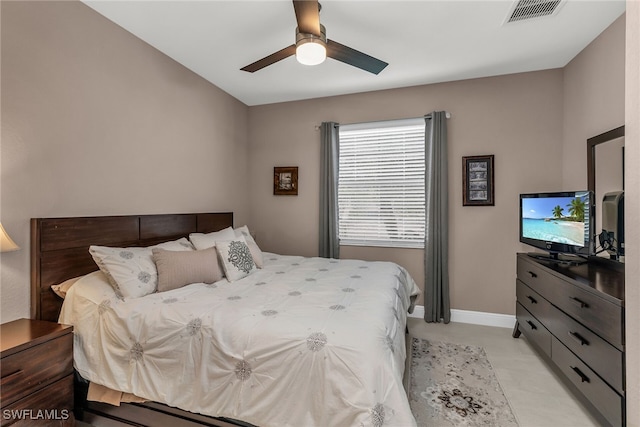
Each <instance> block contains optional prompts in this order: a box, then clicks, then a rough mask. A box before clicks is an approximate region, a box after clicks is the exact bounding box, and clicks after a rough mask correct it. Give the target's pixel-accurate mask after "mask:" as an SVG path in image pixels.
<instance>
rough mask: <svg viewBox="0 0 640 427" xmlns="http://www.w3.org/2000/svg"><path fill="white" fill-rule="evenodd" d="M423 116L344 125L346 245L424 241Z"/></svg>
mask: <svg viewBox="0 0 640 427" xmlns="http://www.w3.org/2000/svg"><path fill="white" fill-rule="evenodd" d="M424 131H425V123H424V119H422V118H420V119H411V120H393V121H388V122H375V123H363V124H356V125H341V126H340V165H339V178H338V210H339V227H338V233H339V237H340V244H341V245H354V246H355V245H361V246H394V247H424V221H425V196H424V187H425V181H424V180H425V165H424V163H425V159H424V151H425V150H424Z"/></svg>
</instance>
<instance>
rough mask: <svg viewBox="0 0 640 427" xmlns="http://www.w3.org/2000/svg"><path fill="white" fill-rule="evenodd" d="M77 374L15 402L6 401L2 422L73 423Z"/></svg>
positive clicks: (49, 424)
mask: <svg viewBox="0 0 640 427" xmlns="http://www.w3.org/2000/svg"><path fill="white" fill-rule="evenodd" d="M72 411H73V374H69V375H67V376H66V377H63V378H62V379H60V380H58V381H56V382H54V383H53V384H50V385H48V386H47V387H45V388H43V389H41V390H39V391H37V392H35V393H33V394H31V395H30V396H27V397H25V398H23V399H20V400H18V401H17V402H14V403H13V404H11V405H9V406H5V405H4V402H3V405H2V418H1V420H2V423H1V424H0V425H2V426H9V425H10V426H14V427H18V426H33V425H40V426H45V425H46V426H73V425H74V424H75V421H74V418H73V413H72Z"/></svg>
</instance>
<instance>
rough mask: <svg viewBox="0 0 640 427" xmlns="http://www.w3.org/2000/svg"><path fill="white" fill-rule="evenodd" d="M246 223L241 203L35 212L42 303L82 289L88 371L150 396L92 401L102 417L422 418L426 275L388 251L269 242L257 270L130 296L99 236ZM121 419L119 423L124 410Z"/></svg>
mask: <svg viewBox="0 0 640 427" xmlns="http://www.w3.org/2000/svg"><path fill="white" fill-rule="evenodd" d="M232 225H233V215H232V214H231V213H204V214H178V215H143V216H118V217H89V218H87V217H84V218H50V219H46V218H45V219H42V218H41V219H33V220H32V286H33V294H34V304H33V306H34V317H36V318H41V319H47V320H57V319H56V317H57V316H58V313H59V312H60V305H61V302H62V300H60V298H58V297H57V296H56V295H51V294H53V292H52V291H51V286H52V285H55V284H58V283H61V282H63V281H64V280H66V279H69V278H72V277H76V276H84V277H83V279H81V280H79V281H78V282H76V284H75V285H74V286H73V287H72V289H70V290H69V293H68V294H67V297H66V299H65V302H64V307H63V309H62V313H61V315H60V321H61V322H63V323H70V324H73V325H74V328H75V341H74V345H75V348H74V364H75V367H76V370H77V372H78V377H79V378H82V379H83V380H87V381H90V382H92V383H95V384H100V385H102V386H106V387H108V388H110V389H114V390H119V391H122V392H126V393H131V394H133V395H136V396H138V397H140V398H143V399H145V400H148V401H147V402H144V403H136V404H122V405H121V406H119V407H116V406H111V405H106V404H103V403H95V402H87V403H84V404H83V407H84V408H85V413H84V414H81V417H84V418H85V419H86V420H89V421H90V422H93V423H95V424H96V425H99V424H100V423H99V422H98V421H100V420H103V419H109V423H105V425H234V424H235V425H257V426H265V427H270V426H313V425H317V426H329V425H331V426H351V425H354V426H376V427H377V426H383V425H395V426H411V425H415V420H414V418H413V415H412V414H411V410H410V408H409V404H408V399H407V396H406V393H405V391H404V388H403V384H402V376H403V372H404V366H405V363H404V362H405V355H406V352H405V334H404V331H405V327H406V315H407V312H408V311H409V310H410V309H411V304H412V300H413V299H414V298H415V296H416V295H417V294H418V289H417V287H416V285H415V283H414V282H413V280H412V279H411V278H410V276H409V275H408V274H407V272H406V270H404V269H403V268H402V267H400V266H398V265H396V264H393V263H387V262H365V261H359V260H334V259H325V258H304V257H297V256H283V255H278V254H271V253H266V252H265V253H263V254H262V256H263V265H262V268H259V269H255V270H253V271H252V272H251V274H248V275H247V276H246V277H243V278H240V279H237V280H234V281H229V280H227V279H226V278H224V279H222V280H219V281H216V282H214V283H193V284H189V285H187V286H184V287H179V288H177V289H172V290H169V291H166V292H156V293H152V294H150V295H146V296H143V297H140V298H122V296H121V295H118V293H117V292H116V290H115V289H114V288H113V287H112V286H110V284H109V281H108V280H107V279H106V277H105V276H104V275H103V274H102V273H101V272H100V271H98V268H97V265H96V263H95V262H94V261H93V259H92V257H91V255H90V254H89V251H88V248H89V246H91V245H104V246H108V247H145V246H151V245H156V244H158V243H161V242H166V241H174V240H178V239H184V238H185V237H188V236H189V235H190V234H191V233H211V232H215V231H219V230H223V229H225V228H227V227H229V226H232ZM114 422H115V423H119V424H113V423H114Z"/></svg>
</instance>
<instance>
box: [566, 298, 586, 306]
mask: <svg viewBox="0 0 640 427" xmlns="http://www.w3.org/2000/svg"><path fill="white" fill-rule="evenodd" d="M569 299H570V300H571V302H572V303H574V304H575V305H577V306H578V307H580V308H589V304H587V303H586V302H584V301H581V300H579V299H578V298H576V297H569Z"/></svg>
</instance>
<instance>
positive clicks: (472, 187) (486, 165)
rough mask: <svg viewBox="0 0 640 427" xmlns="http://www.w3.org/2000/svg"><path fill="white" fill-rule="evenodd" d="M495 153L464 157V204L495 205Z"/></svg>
mask: <svg viewBox="0 0 640 427" xmlns="http://www.w3.org/2000/svg"><path fill="white" fill-rule="evenodd" d="M494 204H495V202H494V186H493V154H491V155H487V156H466V157H463V158H462V206H493V205H494Z"/></svg>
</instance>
